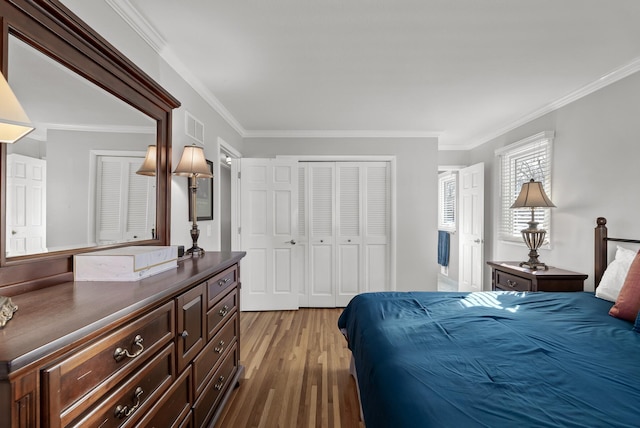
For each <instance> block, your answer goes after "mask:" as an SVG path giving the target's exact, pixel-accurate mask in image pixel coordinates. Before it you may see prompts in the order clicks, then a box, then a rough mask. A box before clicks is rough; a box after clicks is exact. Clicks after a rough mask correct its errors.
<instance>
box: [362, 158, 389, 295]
mask: <svg viewBox="0 0 640 428" xmlns="http://www.w3.org/2000/svg"><path fill="white" fill-rule="evenodd" d="M362 169H363V172H364V179H363V182H364V186H365V188H364V189H363V190H362V192H363V194H364V197H365V201H364V203H363V205H364V207H365V210H366V214H365V215H364V219H365V222H366V223H365V225H364V231H365V232H364V236H363V242H362V251H363V256H364V262H363V265H364V283H365V286H364V290H361V291H385V290H389V289H390V277H389V275H390V269H389V261H390V236H391V187H390V184H391V179H390V168H389V163H388V162H367V163H366V164H365V165H363V167H362Z"/></svg>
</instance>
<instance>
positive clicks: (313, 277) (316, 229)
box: [308, 162, 336, 307]
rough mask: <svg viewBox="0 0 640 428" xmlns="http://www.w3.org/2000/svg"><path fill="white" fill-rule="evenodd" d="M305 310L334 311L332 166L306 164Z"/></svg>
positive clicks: (333, 189) (326, 164) (331, 164)
mask: <svg viewBox="0 0 640 428" xmlns="http://www.w3.org/2000/svg"><path fill="white" fill-rule="evenodd" d="M308 168H309V175H308V178H309V186H308V188H309V189H310V192H309V194H308V199H309V217H308V219H309V306H311V307H335V305H336V295H335V276H336V272H335V249H334V234H335V164H334V163H331V162H310V163H309V166H308Z"/></svg>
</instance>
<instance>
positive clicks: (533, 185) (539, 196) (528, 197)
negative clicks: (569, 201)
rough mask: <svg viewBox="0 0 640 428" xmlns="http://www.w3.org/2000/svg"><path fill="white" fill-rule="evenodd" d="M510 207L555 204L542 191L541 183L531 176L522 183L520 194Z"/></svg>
mask: <svg viewBox="0 0 640 428" xmlns="http://www.w3.org/2000/svg"><path fill="white" fill-rule="evenodd" d="M511 208H555V205H553V202H551V199H549V197H548V196H547V194H546V193H545V192H544V189H543V188H542V183H541V182H539V181H535V180H534V179H533V178H532V179H531V181H529V182H527V183H524V184H523V185H522V189H521V190H520V194H519V195H518V198H517V199H516V201H515V202H514V203H513V205H511Z"/></svg>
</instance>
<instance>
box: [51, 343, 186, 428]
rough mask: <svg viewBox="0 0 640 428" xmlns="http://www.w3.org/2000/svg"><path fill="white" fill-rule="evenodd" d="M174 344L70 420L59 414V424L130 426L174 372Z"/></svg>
mask: <svg viewBox="0 0 640 428" xmlns="http://www.w3.org/2000/svg"><path fill="white" fill-rule="evenodd" d="M173 351H174V347H173V345H170V346H167V347H166V348H164V349H163V350H162V351H161V352H160V353H158V354H157V355H156V356H155V357H153V358H152V359H151V360H149V362H148V363H147V364H145V365H144V366H143V367H141V368H140V369H139V370H138V371H136V372H135V373H133V374H132V375H131V376H130V377H129V378H128V379H127V381H126V382H124V383H123V384H122V385H119V386H117V387H116V388H114V389H113V390H111V391H109V392H108V393H107V394H106V398H103V399H102V400H100V401H98V402H97V403H95V404H94V405H93V406H92V407H90V408H89V409H87V410H86V411H85V412H84V413H83V414H82V415H81V416H80V417H77V418H75V419H74V421H73V422H72V423H70V424H67V423H66V418H63V423H62V426H65V427H66V426H72V427H78V428H80V427H89V426H91V427H100V428H111V427H130V426H133V424H134V423H135V422H136V420H138V419H140V418H141V417H142V416H144V414H145V413H146V412H147V411H148V409H149V407H151V405H153V403H154V402H155V401H156V400H158V399H159V398H160V397H161V396H162V394H163V393H164V392H165V391H166V390H167V389H168V388H169V387H170V386H171V383H172V382H173V379H175V376H174V367H175V359H174V354H173Z"/></svg>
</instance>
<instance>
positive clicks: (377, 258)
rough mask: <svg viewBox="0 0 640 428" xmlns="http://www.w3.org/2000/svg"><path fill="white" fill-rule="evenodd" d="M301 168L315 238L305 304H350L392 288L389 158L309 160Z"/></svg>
mask: <svg viewBox="0 0 640 428" xmlns="http://www.w3.org/2000/svg"><path fill="white" fill-rule="evenodd" d="M300 169H305V172H304V173H301V174H302V175H301V177H302V176H303V175H304V177H305V178H306V180H307V185H306V192H304V195H303V194H302V193H301V197H303V198H304V199H305V200H306V204H305V205H304V209H305V210H306V211H307V217H306V219H307V224H308V232H307V233H308V239H309V246H308V250H309V252H308V256H307V257H308V259H307V260H308V262H307V264H305V268H306V269H308V275H307V276H306V277H304V279H305V280H306V283H307V284H308V287H307V288H308V290H309V291H308V296H303V295H302V291H301V298H300V302H301V306H305V302H307V305H308V306H311V307H336V306H346V304H347V303H349V301H350V300H351V299H352V298H353V297H354V296H355V295H357V294H359V293H363V292H366V291H383V290H388V289H389V287H390V283H389V260H390V257H389V237H390V220H391V217H390V168H389V166H388V163H387V162H335V163H332V162H308V163H307V162H305V163H304V166H301V167H300ZM300 207H301V209H302V207H303V204H302V203H301V204H300ZM301 221H302V217H301ZM300 240H301V241H302V240H303V239H302V237H301V239H300ZM304 288H305V287H304V286H303V287H301V290H303V289H304Z"/></svg>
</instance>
